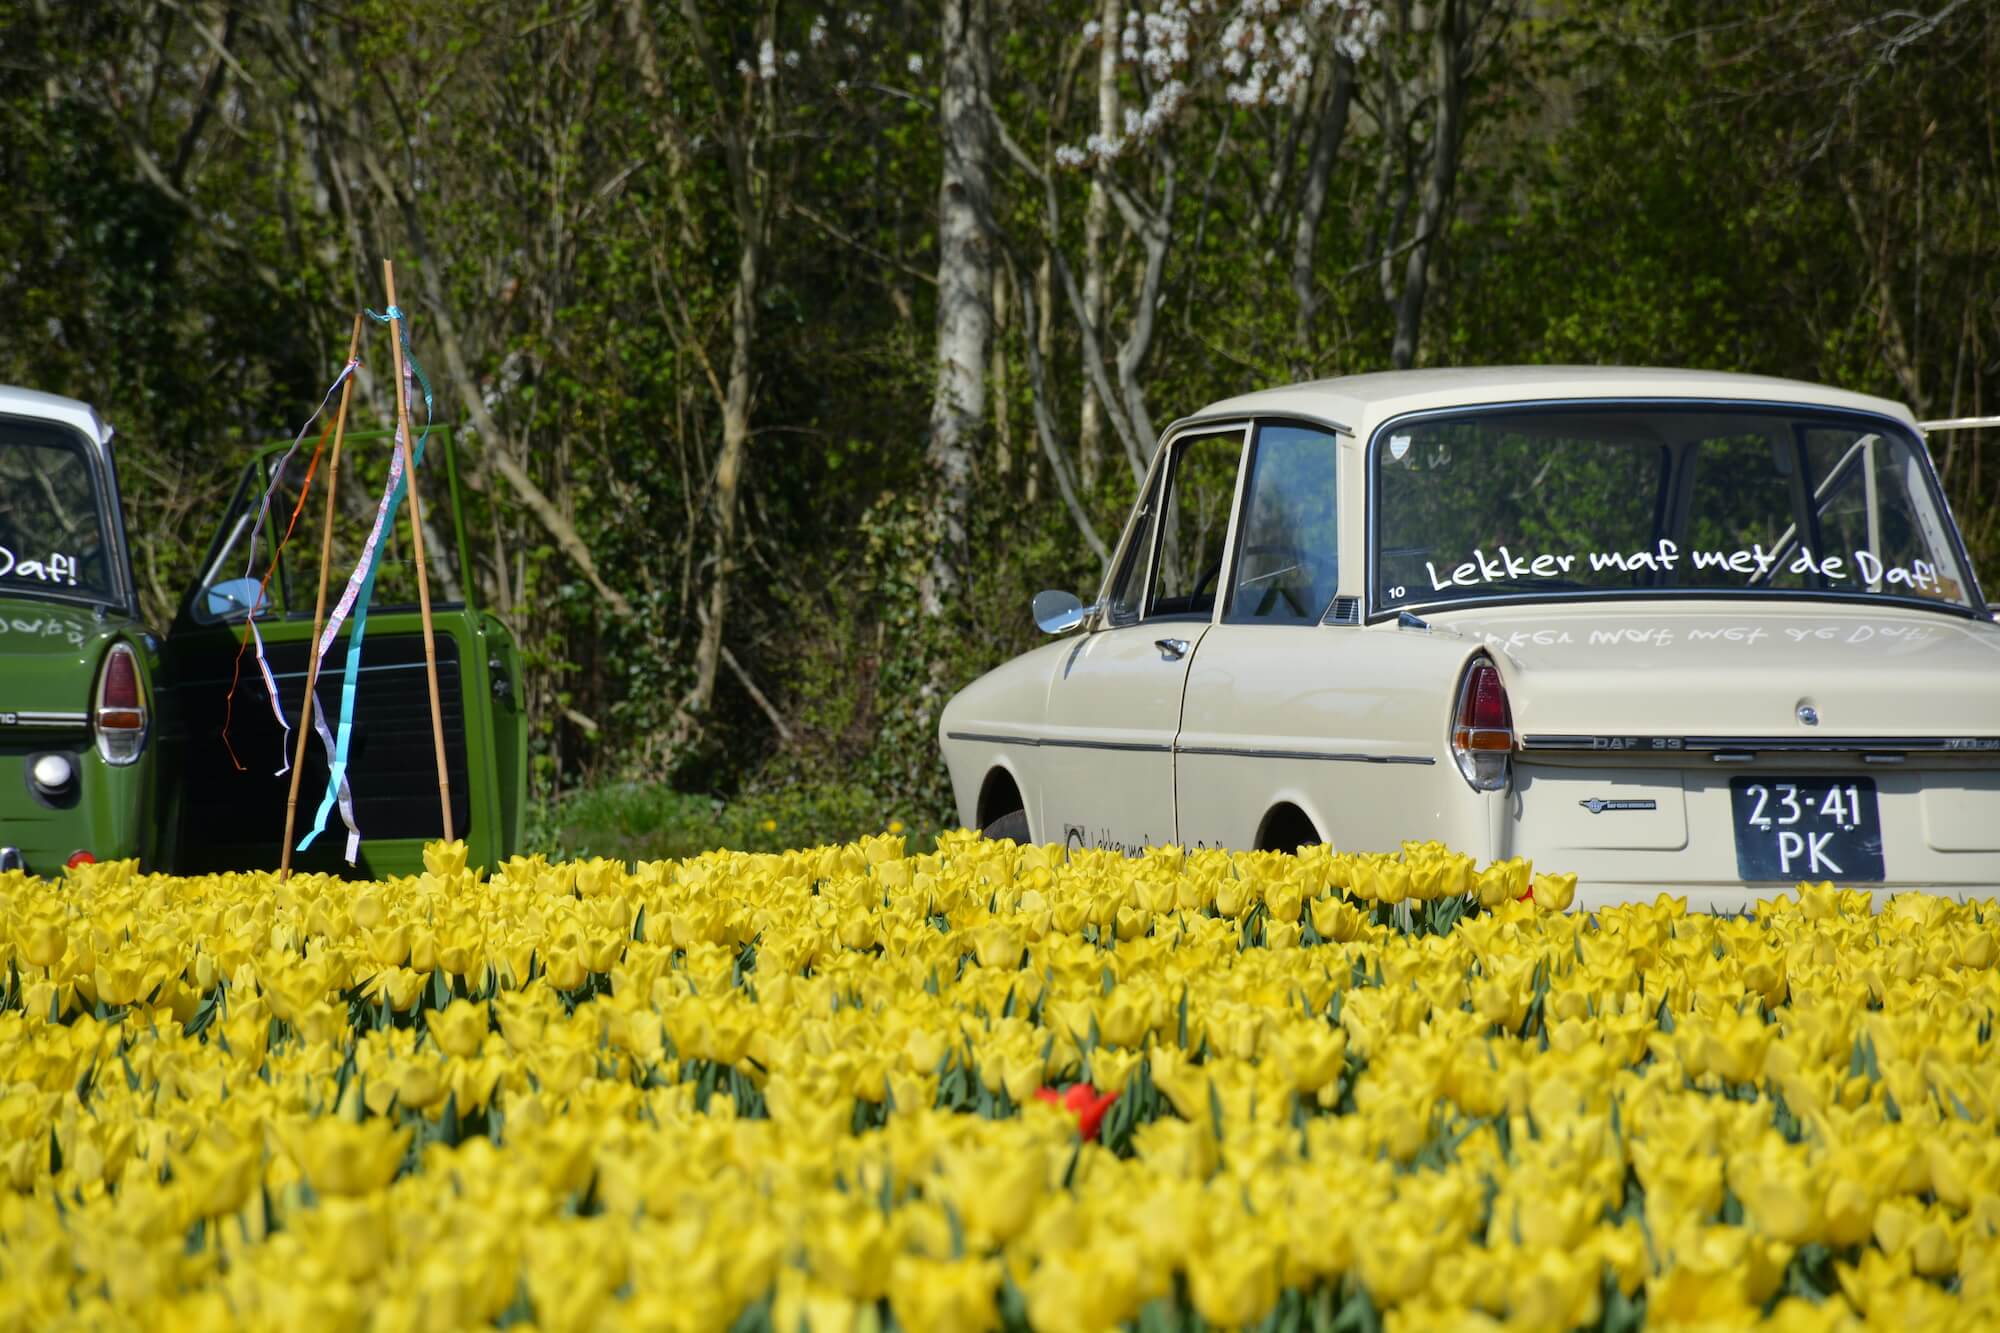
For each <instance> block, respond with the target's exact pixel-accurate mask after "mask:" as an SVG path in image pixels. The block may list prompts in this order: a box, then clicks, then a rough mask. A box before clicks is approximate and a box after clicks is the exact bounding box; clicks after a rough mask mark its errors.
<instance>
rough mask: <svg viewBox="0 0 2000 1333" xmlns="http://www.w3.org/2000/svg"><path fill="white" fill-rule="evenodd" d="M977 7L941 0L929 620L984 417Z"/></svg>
mask: <svg viewBox="0 0 2000 1333" xmlns="http://www.w3.org/2000/svg"><path fill="white" fill-rule="evenodd" d="M987 3H988V0H945V6H944V24H943V27H944V51H945V61H944V90H943V98H942V104H941V106H940V108H939V112H940V116H939V119H940V122H941V123H940V127H939V128H940V129H941V130H942V132H943V137H944V168H943V172H942V179H941V180H940V182H939V185H938V324H937V380H936V385H935V389H934V392H933V394H932V397H931V438H930V446H929V449H928V450H927V451H926V458H927V461H928V462H929V464H930V468H931V472H932V474H933V478H934V486H935V490H934V494H935V497H936V498H935V506H934V508H933V510H932V514H931V524H932V531H933V533H934V534H935V536H934V544H933V546H932V548H931V562H930V568H929V570H927V571H926V573H925V575H924V579H923V585H922V589H921V595H922V599H923V608H924V614H925V615H927V616H932V617H935V616H938V615H941V614H943V612H944V609H945V607H946V606H947V605H948V604H949V603H950V602H951V600H952V596H953V594H954V593H956V592H957V591H958V587H959V571H960V569H961V568H963V564H964V561H965V558H966V551H965V515H966V508H967V506H968V504H969V503H970V502H971V497H972V458H973V451H974V449H975V448H977V446H978V443H979V434H980V431H981V430H982V429H983V427H984V426H985V423H986V357H987V351H988V349H989V347H990V346H991V344H992V341H993V306H992V298H993V254H992V244H991V241H990V239H989V238H988V236H987V234H986V219H987V218H988V217H989V216H990V209H991V202H990V199H989V177H990V176H991V173H992V161H991V158H992V146H991V145H992V139H991V134H990V132H989V130H988V126H989V124H990V123H991V120H992V116H991V114H990V112H989V109H988V105H987V99H988V96H989V95H990V72H989V70H988V68H987V66H988V63H989V61H988V58H987V51H988V46H987Z"/></svg>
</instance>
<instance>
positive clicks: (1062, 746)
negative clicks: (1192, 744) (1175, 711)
mask: <svg viewBox="0 0 2000 1333" xmlns="http://www.w3.org/2000/svg"><path fill="white" fill-rule="evenodd" d="M945 739H946V740H952V741H985V742H987V743H988V744H991V745H1025V746H1027V747H1028V748H1029V749H1031V750H1039V749H1049V750H1118V751H1129V752H1131V753H1134V754H1171V753H1172V752H1173V748H1174V747H1173V746H1171V745H1162V744H1160V743H1158V742H1157V741H1077V740H1070V739H1069V738H1067V737H1061V736H1005V735H997V734H995V733H993V732H985V731H947V732H946V733H945Z"/></svg>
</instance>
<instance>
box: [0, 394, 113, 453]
mask: <svg viewBox="0 0 2000 1333" xmlns="http://www.w3.org/2000/svg"><path fill="white" fill-rule="evenodd" d="M0 416H13V417H33V418H36V419H38V420H42V421H60V422H62V423H63V424H64V425H68V426H74V427H76V428H77V429H78V430H80V431H82V432H83V433H84V434H85V435H88V436H89V437H90V438H91V439H92V440H93V441H95V442H96V443H98V444H100V445H102V444H108V443H110V441H111V427H109V426H108V425H106V424H105V423H104V418H103V417H100V416H98V415H97V409H96V408H94V407H92V406H91V405H90V404H89V403H86V402H81V401H79V400H77V399H75V398H65V397H63V396H62V395H61V394H56V393H43V392H42V391H41V390H39V389H22V388H18V387H16V386H15V385H12V384H0Z"/></svg>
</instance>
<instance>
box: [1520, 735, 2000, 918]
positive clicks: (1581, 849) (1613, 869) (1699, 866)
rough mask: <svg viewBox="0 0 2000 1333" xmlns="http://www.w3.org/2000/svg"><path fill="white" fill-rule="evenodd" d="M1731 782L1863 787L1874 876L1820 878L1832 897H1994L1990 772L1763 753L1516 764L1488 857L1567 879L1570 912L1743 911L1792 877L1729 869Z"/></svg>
mask: <svg viewBox="0 0 2000 1333" xmlns="http://www.w3.org/2000/svg"><path fill="white" fill-rule="evenodd" d="M1988 762H1989V763H1990V761H1988ZM1743 776H1757V777H1769V778H1772V779H1774V780H1778V781H1783V780H1785V779H1788V778H1799V779H1804V778H1841V779H1843V780H1845V779H1855V778H1866V779H1869V780H1871V781H1872V782H1873V784H1874V787H1875V791H1876V796H1877V810H1878V813H1879V817H1880V821H1881V831H1882V864H1883V875H1882V878H1881V879H1879V880H1857V881H1846V882H1844V881H1842V880H1841V879H1840V877H1839V876H1832V877H1831V878H1833V879H1834V880H1835V882H1836V883H1841V886H1842V887H1843V888H1857V889H1867V890H1869V891H1871V892H1873V893H1875V894H1876V895H1877V896H1878V897H1883V896H1887V895H1890V894H1894V893H1898V892H1909V891H1912V890H1923V891H1926V892H1934V893H1944V894H1948V895H1950V896H1952V897H1958V898H1965V897H1992V896H1995V895H1996V894H2000V768H1994V767H1990V766H1984V765H1981V764H1978V763H1976V762H1975V761H1966V762H1963V763H1959V764H1949V763H1944V762H1942V761H1940V762H1937V763H1931V764H1926V765H1925V766H1924V767H1922V768H1918V767H1915V766H1912V765H1901V766H1882V765H1871V766H1864V765H1863V764H1862V763H1861V761H1860V760H1859V759H1858V758H1836V757H1832V756H1810V755H1785V756H1778V755H1771V756H1760V757H1759V758H1758V759H1757V760H1756V761H1754V762H1753V763H1750V764H1710V765H1707V766H1695V765H1681V766H1672V767H1668V766H1657V767H1651V766H1646V765H1644V764H1643V763H1616V762H1604V763H1596V764H1593V763H1589V762H1577V763H1561V764H1558V763H1517V764H1516V767H1515V772H1514V783H1513V788H1512V790H1511V791H1510V792H1509V793H1508V798H1507V817H1506V819H1505V821H1504V832H1503V835H1502V837H1503V841H1504V842H1505V843H1506V844H1507V845H1506V846H1505V847H1504V848H1503V849H1502V854H1503V855H1505V854H1518V855H1526V856H1531V857H1533V858H1534V859H1535V860H1536V861H1537V863H1538V864H1539V865H1541V866H1542V867H1543V868H1545V869H1548V870H1555V871H1572V872H1575V874H1576V875H1577V879H1578V884H1577V902H1578V903H1579V904H1580V905H1583V906H1586V907H1593V906H1603V905H1608V904H1610V903H1614V902H1629V901H1634V900H1650V899H1651V898H1653V897H1654V896H1655V895H1656V894H1659V893H1662V892H1664V893H1668V894H1672V895H1675V896H1679V895H1682V894H1685V895H1686V896H1687V898H1688V906H1689V907H1690V908H1691V909H1692V908H1697V907H1700V908H1707V909H1712V910H1722V911H1733V910H1740V909H1742V908H1745V907H1751V906H1754V905H1755V904H1756V903H1757V902H1758V901H1759V900H1761V899H1765V898H1770V897H1773V896H1775V895H1777V894H1779V893H1783V892H1786V891H1788V890H1790V889H1791V888H1792V887H1793V885H1794V884H1795V883H1796V882H1797V881H1796V880H1785V881H1773V880H1754V881H1746V880H1744V879H1743V878H1742V876H1741V874H1740V873H1739V868H1738V858H1737V839H1736V826H1735V815H1734V813H1733V809H1732V805H1731V799H1730V781H1731V779H1732V778H1738V777H1743ZM1593 804H1596V805H1598V806H1599V808H1597V809H1595V810H1593V809H1592V808H1591V806H1592V805H1593ZM1802 878H1810V879H1819V878H1828V876H1821V875H1809V876H1802Z"/></svg>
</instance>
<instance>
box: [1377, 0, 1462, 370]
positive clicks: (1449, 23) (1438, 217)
mask: <svg viewBox="0 0 2000 1333" xmlns="http://www.w3.org/2000/svg"><path fill="white" fill-rule="evenodd" d="M1461 7H1462V0H1444V3H1443V4H1441V5H1440V6H1439V7H1438V12H1437V20H1436V22H1437V26H1436V28H1434V29H1433V30H1432V32H1431V77H1432V78H1433V79H1434V80H1435V81H1436V91H1437V115H1436V118H1435V119H1434V120H1433V121H1432V124H1431V151H1430V170H1429V172H1428V173H1427V174H1426V175H1425V178H1424V192H1423V203H1422V205H1421V206H1420V208H1419V210H1418V218H1417V230H1416V234H1415V235H1414V236H1413V237H1411V244H1410V253H1409V255H1408V257H1407V258H1406V259H1405V260H1404V261H1403V291H1402V295H1401V297H1400V298H1399V299H1398V300H1397V302H1396V342H1395V346H1394V348H1393V349H1392V351H1391V357H1392V359H1393V360H1394V362H1395V365H1396V368H1397V369H1398V370H1407V369H1409V368H1410V367H1411V366H1413V365H1415V364H1416V363H1417V334H1418V332H1419V331H1420V328H1421V326H1422V324H1423V318H1424V295H1425V291H1426V289H1427V287H1428V286H1429V282H1430V266H1431V261H1432V259H1433V257H1434V256H1435V254H1436V251H1437V250H1438V248H1439V247H1440V246H1441V245H1442V244H1443V241H1444V235H1443V233H1444V226H1445V215H1446V211H1447V209H1448V207H1449V205H1450V203H1451V191H1452V186H1453V185H1454V184H1455V183H1456V181H1457V179H1458V152H1459V148H1460V147H1461V145H1462V142H1463V140H1464V138H1465V130H1464V103H1465V60H1466V50H1465V44H1464V42H1463V41H1462V40H1461V37H1462V32H1461V30H1462V28H1463V26H1464V25H1463V23H1462V22H1461V12H1460V11H1461Z"/></svg>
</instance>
